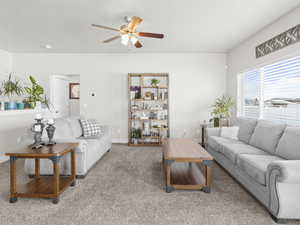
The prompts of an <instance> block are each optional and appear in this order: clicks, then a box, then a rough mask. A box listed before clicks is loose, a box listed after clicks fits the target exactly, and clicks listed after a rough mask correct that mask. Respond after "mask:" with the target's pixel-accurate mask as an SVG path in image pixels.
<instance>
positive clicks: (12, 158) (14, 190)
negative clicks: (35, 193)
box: [9, 156, 18, 203]
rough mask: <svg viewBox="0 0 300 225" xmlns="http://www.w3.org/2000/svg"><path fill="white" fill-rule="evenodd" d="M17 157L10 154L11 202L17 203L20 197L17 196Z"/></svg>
mask: <svg viewBox="0 0 300 225" xmlns="http://www.w3.org/2000/svg"><path fill="white" fill-rule="evenodd" d="M16 161H17V158H16V157H15V156H10V199H9V202H10V203H15V202H16V201H17V200H18V198H17V196H16V194H17V175H16V170H17V164H16Z"/></svg>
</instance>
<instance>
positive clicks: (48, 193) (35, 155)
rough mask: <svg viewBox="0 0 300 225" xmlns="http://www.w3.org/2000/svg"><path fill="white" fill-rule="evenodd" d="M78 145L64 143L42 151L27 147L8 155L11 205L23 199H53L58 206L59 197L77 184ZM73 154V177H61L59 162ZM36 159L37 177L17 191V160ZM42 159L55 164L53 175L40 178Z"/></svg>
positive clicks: (41, 149) (45, 147)
mask: <svg viewBox="0 0 300 225" xmlns="http://www.w3.org/2000/svg"><path fill="white" fill-rule="evenodd" d="M77 145H78V143H63V144H56V145H52V146H43V147H42V148H40V149H31V148H30V147H27V148H25V149H23V150H22V151H20V152H14V153H6V154H5V155H6V156H9V157H10V200H9V201H10V203H15V202H16V201H17V200H18V197H21V198H51V199H53V200H52V202H53V203H54V204H57V203H58V202H59V196H60V194H62V192H63V191H64V190H65V189H66V188H67V187H69V186H75V184H76V157H75V147H77ZM67 153H71V176H60V167H59V161H60V159H61V158H62V156H64V155H66V154H67ZM28 158H31V159H35V176H34V178H33V179H32V180H31V181H30V182H29V183H27V184H26V185H23V186H20V187H19V190H20V192H18V191H17V176H16V173H17V171H16V160H17V159H28ZM40 159H49V160H51V161H52V162H53V175H52V176H40Z"/></svg>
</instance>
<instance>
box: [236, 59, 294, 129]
mask: <svg viewBox="0 0 300 225" xmlns="http://www.w3.org/2000/svg"><path fill="white" fill-rule="evenodd" d="M239 85H241V86H240V87H239V90H240V93H241V94H240V95H239V96H240V98H241V99H240V102H241V110H240V111H241V112H242V113H241V114H242V115H243V116H246V117H250V118H263V119H267V120H275V121H281V122H286V123H287V124H290V125H296V126H300V56H298V57H295V58H291V59H287V60H282V61H280V62H277V63H274V64H271V65H267V66H265V67H262V68H259V69H256V70H251V71H248V72H246V73H243V74H242V82H241V83H239Z"/></svg>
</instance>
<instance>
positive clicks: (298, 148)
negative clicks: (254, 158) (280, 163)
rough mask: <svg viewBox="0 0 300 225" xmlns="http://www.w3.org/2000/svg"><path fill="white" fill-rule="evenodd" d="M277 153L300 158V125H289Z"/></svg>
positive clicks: (286, 157) (289, 157)
mask: <svg viewBox="0 0 300 225" xmlns="http://www.w3.org/2000/svg"><path fill="white" fill-rule="evenodd" d="M276 155H278V156H280V157H282V158H285V159H294V160H300V127H287V128H286V129H285V131H284V133H283V135H282V137H281V138H280V140H279V143H278V146H277V149H276Z"/></svg>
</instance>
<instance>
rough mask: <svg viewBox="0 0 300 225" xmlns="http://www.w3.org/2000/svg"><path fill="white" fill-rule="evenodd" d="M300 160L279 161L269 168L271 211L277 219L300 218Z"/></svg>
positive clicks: (271, 164)
mask: <svg viewBox="0 0 300 225" xmlns="http://www.w3.org/2000/svg"><path fill="white" fill-rule="evenodd" d="M299 171H300V160H278V161H274V162H272V163H270V164H269V165H268V168H267V185H268V188H269V195H270V198H269V210H270V212H271V213H272V214H273V215H274V216H276V217H277V218H283V219H295V218H299V211H300V202H299V201H298V198H297V196H298V195H299V190H300V174H299Z"/></svg>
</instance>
